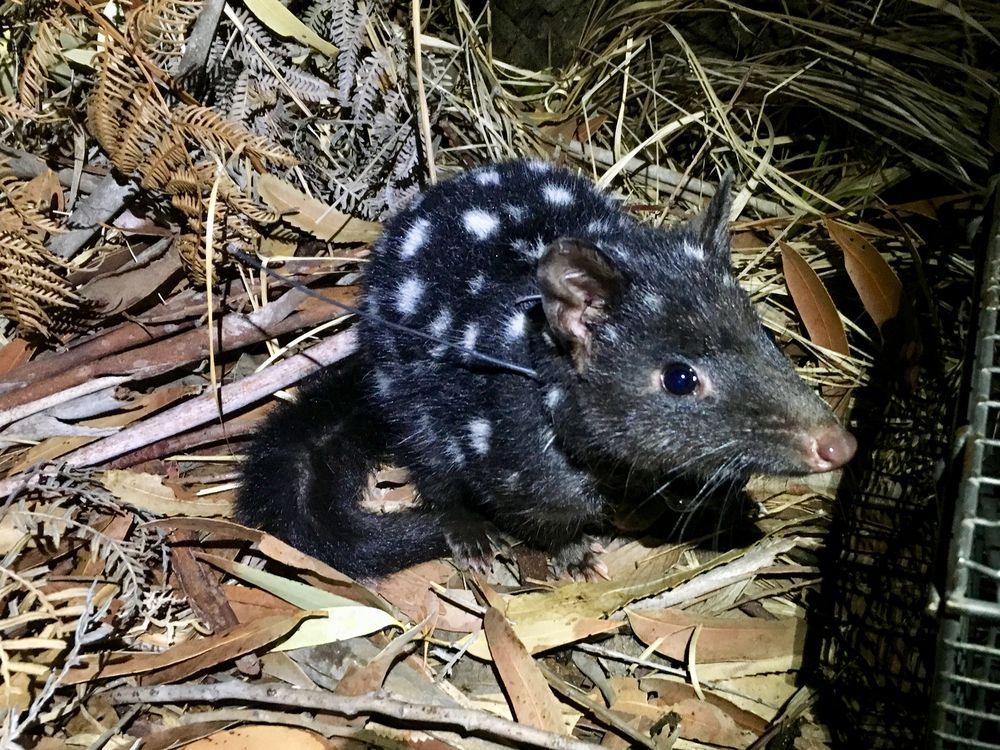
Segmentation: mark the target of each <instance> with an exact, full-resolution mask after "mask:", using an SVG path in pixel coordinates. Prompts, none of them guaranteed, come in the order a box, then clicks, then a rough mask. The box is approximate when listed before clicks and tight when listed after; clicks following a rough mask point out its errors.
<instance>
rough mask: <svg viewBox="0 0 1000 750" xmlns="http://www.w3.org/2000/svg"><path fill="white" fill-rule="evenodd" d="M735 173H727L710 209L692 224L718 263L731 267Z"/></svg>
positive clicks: (706, 249)
mask: <svg viewBox="0 0 1000 750" xmlns="http://www.w3.org/2000/svg"><path fill="white" fill-rule="evenodd" d="M732 193H733V173H732V172H726V174H725V175H724V176H723V178H722V181H721V182H720V183H719V189H718V190H716V191H715V195H714V196H712V200H711V202H710V203H709V204H708V208H706V209H705V211H704V212H703V213H702V214H701V215H700V216H699V217H698V218H696V219H694V220H693V221H692V222H691V224H692V228H693V229H694V230H695V234H696V235H697V237H698V239H699V240H701V243H702V244H703V245H704V247H705V252H706V253H708V255H709V257H711V258H712V259H713V260H714V261H715V262H716V263H720V264H722V265H723V266H724V267H725V268H726V269H728V268H729V267H730V252H731V250H730V239H729V214H730V213H732V209H733V195H732Z"/></svg>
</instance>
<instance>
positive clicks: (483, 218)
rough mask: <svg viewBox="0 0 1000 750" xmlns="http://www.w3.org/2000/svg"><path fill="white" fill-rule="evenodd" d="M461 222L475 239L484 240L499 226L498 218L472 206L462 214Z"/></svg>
mask: <svg viewBox="0 0 1000 750" xmlns="http://www.w3.org/2000/svg"><path fill="white" fill-rule="evenodd" d="M462 223H463V224H464V225H465V229H466V231H467V232H469V234H473V235H475V236H476V238H477V239H480V240H485V239H487V238H488V237H489V236H490V235H491V234H493V233H494V232H495V231H496V230H497V227H499V226H500V219H498V218H497V217H496V216H494V215H493V214H491V213H488V212H486V211H482V210H480V209H478V208H473V209H471V210H469V211H466V212H465V213H464V214H462Z"/></svg>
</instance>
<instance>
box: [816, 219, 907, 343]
mask: <svg viewBox="0 0 1000 750" xmlns="http://www.w3.org/2000/svg"><path fill="white" fill-rule="evenodd" d="M825 223H826V230H827V232H829V234H830V237H832V238H833V241H834V242H836V243H837V244H838V245H840V248H841V250H843V251H844V265H845V267H846V268H847V275H848V276H850V277H851V283H853V284H854V288H855V289H857V290H858V295H859V296H860V297H861V302H862V304H863V305H864V306H865V310H866V311H867V313H868V314H869V315H870V316H871V318H872V320H874V321H875V325H877V326H878V327H879V328H881V327H882V326H883V325H884V324H885V322H886V321H887V320H892V319H893V318H895V317H896V315H897V314H898V313H899V302H900V298H901V297H902V294H903V284H902V282H901V281H900V280H899V277H898V276H897V275H896V272H895V271H893V270H892V268H891V267H890V266H889V264H888V263H887V262H886V260H885V258H883V257H882V256H881V254H879V251H878V250H876V249H875V246H874V245H873V244H872V243H870V242H869V241H868V240H867V239H865V237H864V236H863V235H862V234H860V233H859V232H856V231H855V230H853V229H851V228H850V227H848V226H845V225H844V224H841V223H839V222H836V221H831V220H830V219H827V220H826V221H825Z"/></svg>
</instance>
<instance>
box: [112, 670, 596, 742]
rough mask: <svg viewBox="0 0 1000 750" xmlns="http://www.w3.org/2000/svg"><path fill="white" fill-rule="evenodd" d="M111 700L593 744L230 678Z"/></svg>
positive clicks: (467, 714) (422, 707)
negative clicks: (302, 713) (369, 719)
mask: <svg viewBox="0 0 1000 750" xmlns="http://www.w3.org/2000/svg"><path fill="white" fill-rule="evenodd" d="M108 696H109V698H110V699H111V701H112V702H113V703H117V704H121V703H217V702H219V701H240V702H243V703H263V704H267V705H279V706H292V707H295V708H305V709H309V710H313V711H323V712H326V713H332V714H337V715H338V716H359V715H362V714H364V715H368V716H378V717H381V718H383V719H396V720H399V721H404V722H407V723H413V724H419V725H421V726H430V727H442V728H444V727H448V728H451V729H455V730H457V731H458V732H460V733H462V734H473V735H485V736H488V737H500V738H503V739H507V740H512V741H514V742H517V743H520V744H522V745H525V746H530V747H544V748H555V749H557V750H585V749H586V748H593V747H594V745H591V744H589V743H586V742H581V741H580V740H577V739H574V738H572V737H565V736H562V735H558V734H552V733H551V732H544V731H542V730H540V729H535V728H533V727H529V726H525V725H523V724H516V723H515V722H513V721H509V720H508V719H503V718H501V717H499V716H494V715H492V714H488V713H486V712H484V711H471V710H469V709H465V708H455V707H452V706H438V705H428V704H421V703H410V702H408V701H402V700H399V699H398V698H395V697H393V696H391V695H389V694H388V693H385V692H384V691H381V690H380V691H377V692H374V693H368V694H367V695H359V696H342V695H335V694H334V693H330V692H326V691H323V690H300V689H298V688H293V687H283V686H279V685H277V684H274V685H248V684H246V683H243V682H237V681H235V680H233V681H229V682H220V683H217V684H215V685H161V686H154V687H135V688H131V687H130V688H117V689H115V690H112V691H110V692H109V693H108Z"/></svg>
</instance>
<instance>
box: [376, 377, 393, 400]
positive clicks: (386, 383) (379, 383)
mask: <svg viewBox="0 0 1000 750" xmlns="http://www.w3.org/2000/svg"><path fill="white" fill-rule="evenodd" d="M375 390H376V392H377V393H378V395H379V396H381V397H382V398H387V397H388V396H389V395H390V394H391V393H392V377H391V376H390V375H389V373H387V372H383V371H382V370H376V371H375Z"/></svg>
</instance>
